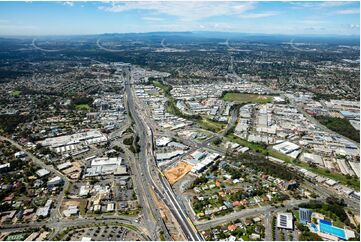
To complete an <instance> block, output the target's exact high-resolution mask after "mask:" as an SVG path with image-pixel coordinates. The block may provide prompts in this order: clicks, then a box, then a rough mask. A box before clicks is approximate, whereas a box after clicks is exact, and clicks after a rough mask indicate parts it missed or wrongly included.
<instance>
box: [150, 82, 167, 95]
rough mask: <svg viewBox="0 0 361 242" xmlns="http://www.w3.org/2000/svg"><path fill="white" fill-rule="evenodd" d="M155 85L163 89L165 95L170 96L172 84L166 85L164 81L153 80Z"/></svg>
mask: <svg viewBox="0 0 361 242" xmlns="http://www.w3.org/2000/svg"><path fill="white" fill-rule="evenodd" d="M153 85H154V86H155V87H159V88H160V89H162V90H163V92H164V95H165V96H169V95H170V91H171V90H172V86H170V85H165V84H163V83H162V82H160V81H153Z"/></svg>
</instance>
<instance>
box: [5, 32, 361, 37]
mask: <svg viewBox="0 0 361 242" xmlns="http://www.w3.org/2000/svg"><path fill="white" fill-rule="evenodd" d="M170 33H172V34H198V33H212V34H216V33H219V34H231V35H244V36H263V35H264V36H288V37H289V36H299V37H320V38H324V37H335V38H337V37H350V38H351V37H355V38H360V34H359V33H358V34H316V33H315V34H286V33H279V34H278V33H251V32H229V31H150V32H109V33H107V32H104V33H97V34H62V35H56V34H51V35H49V34H44V35H20V34H19V35H2V34H0V38H45V37H59V38H60V37H86V36H99V35H127V34H134V35H136V34H160V35H161V34H170Z"/></svg>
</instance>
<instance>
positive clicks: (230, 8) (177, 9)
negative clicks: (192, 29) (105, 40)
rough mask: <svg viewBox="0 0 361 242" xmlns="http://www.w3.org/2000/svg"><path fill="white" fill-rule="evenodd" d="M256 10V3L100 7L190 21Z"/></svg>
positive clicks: (151, 4)
mask: <svg viewBox="0 0 361 242" xmlns="http://www.w3.org/2000/svg"><path fill="white" fill-rule="evenodd" d="M254 8H255V3H254V2H124V3H112V4H111V5H110V6H109V5H104V6H101V7H99V9H101V10H104V11H109V12H125V11H130V10H148V11H150V12H151V11H153V12H155V13H158V14H166V15H171V16H175V17H179V18H182V19H184V20H188V21H190V20H199V19H204V18H208V17H215V16H224V15H241V14H242V13H244V12H246V11H249V10H252V9H254Z"/></svg>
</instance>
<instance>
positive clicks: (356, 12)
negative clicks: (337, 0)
mask: <svg viewBox="0 0 361 242" xmlns="http://www.w3.org/2000/svg"><path fill="white" fill-rule="evenodd" d="M335 13H336V14H342V15H346V14H359V13H360V10H359V9H357V8H352V9H342V10H339V11H336V12H335Z"/></svg>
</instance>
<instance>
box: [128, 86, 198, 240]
mask: <svg viewBox="0 0 361 242" xmlns="http://www.w3.org/2000/svg"><path fill="white" fill-rule="evenodd" d="M125 88H126V96H127V99H128V110H129V113H130V114H131V117H132V118H133V120H134V123H135V127H136V130H137V134H138V136H139V140H140V147H141V150H140V154H139V164H140V165H141V171H140V172H141V175H142V177H143V178H144V179H145V180H144V185H147V186H151V187H150V188H151V189H153V191H154V192H155V193H156V194H157V195H158V197H159V198H160V199H162V200H163V202H164V203H165V205H166V206H167V207H168V209H169V211H170V212H171V213H172V215H173V216H174V218H175V219H176V221H177V223H178V225H179V227H180V228H181V230H182V231H181V232H182V233H183V234H184V236H185V238H186V239H187V240H203V238H202V236H201V235H200V234H199V233H198V231H197V230H196V228H195V227H194V225H193V224H192V222H191V220H190V219H189V218H188V216H187V215H186V213H185V212H184V211H183V209H184V208H182V207H181V205H180V204H179V203H178V201H177V198H176V196H175V194H174V192H173V190H172V189H171V187H170V185H169V183H168V182H167V181H166V180H165V178H164V177H163V176H162V175H161V174H160V172H159V170H158V168H157V165H156V162H155V159H154V151H153V131H152V130H151V128H150V127H149V126H148V125H147V123H146V122H145V121H144V117H143V114H142V113H140V110H141V109H140V107H138V105H137V104H136V102H135V100H134V99H135V97H134V96H135V95H134V92H133V90H132V88H131V85H130V83H129V82H127V83H126V87H125Z"/></svg>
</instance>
